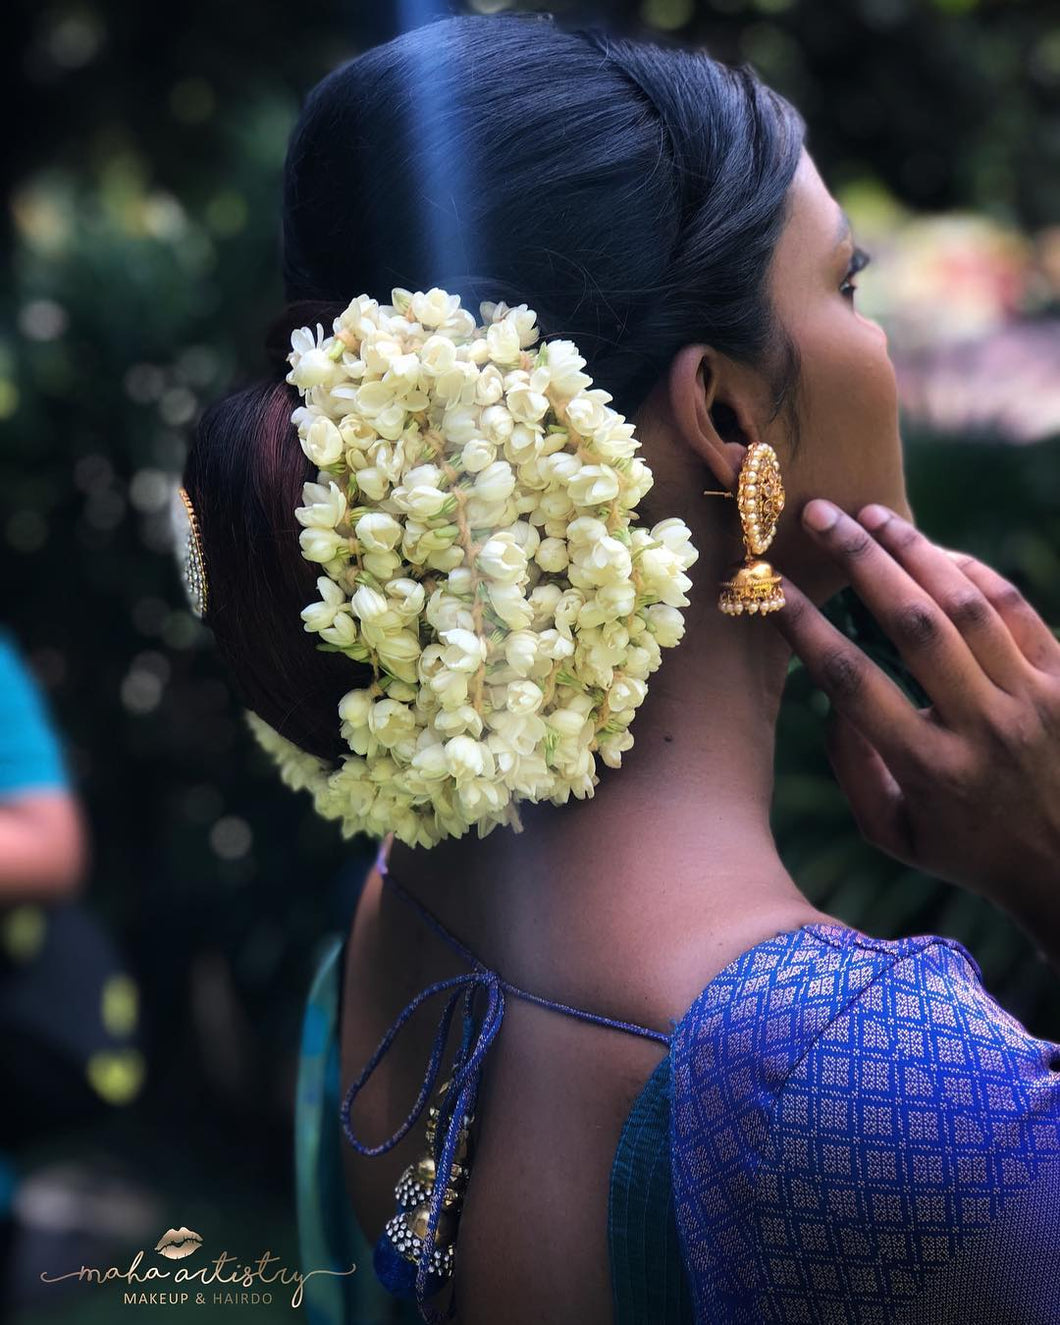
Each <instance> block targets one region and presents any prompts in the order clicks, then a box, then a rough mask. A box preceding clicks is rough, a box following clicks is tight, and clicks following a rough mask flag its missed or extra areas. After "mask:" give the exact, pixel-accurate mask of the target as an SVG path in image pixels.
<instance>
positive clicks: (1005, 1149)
mask: <svg viewBox="0 0 1060 1325" xmlns="http://www.w3.org/2000/svg"><path fill="white" fill-rule="evenodd" d="M670 1052H671V1066H672V1077H673V1098H672V1102H671V1112H670V1149H671V1154H670V1160H671V1176H672V1184H673V1193H674V1200H675V1207H676V1217H677V1226H678V1230H679V1234H680V1238H681V1246H682V1255H683V1258H684V1263H685V1266H686V1269H687V1272H688V1275H689V1279H690V1282H691V1286H692V1296H693V1301H694V1312H695V1318H696V1320H697V1321H702V1322H704V1325H706V1322H710V1325H765V1323H769V1325H773V1323H774V1322H775V1323H776V1325H818V1323H823V1322H828V1323H829V1325H831V1323H832V1322H835V1323H836V1325H839V1323H840V1322H841V1323H842V1325H847V1322H850V1323H851V1325H884V1323H885V1322H886V1323H888V1325H889V1323H890V1322H899V1321H903V1320H907V1321H909V1322H913V1321H917V1322H919V1321H922V1320H923V1321H927V1320H929V1319H930V1320H931V1321H932V1322H933V1323H934V1325H940V1322H942V1321H948V1320H950V1319H952V1320H954V1321H957V1320H960V1321H962V1322H973V1321H982V1322H983V1323H984V1325H986V1322H991V1325H993V1323H994V1322H998V1321H1002V1320H1012V1321H1017V1320H1018V1321H1020V1322H1038V1321H1043V1322H1044V1321H1060V1288H1058V1287H1057V1286H1056V1285H1057V1273H1058V1271H1060V1045H1058V1044H1056V1043H1055V1042H1053V1041H1049V1040H1043V1039H1038V1038H1035V1037H1034V1036H1032V1035H1031V1034H1030V1033H1029V1032H1028V1031H1027V1030H1026V1028H1025V1027H1024V1026H1023V1025H1022V1024H1021V1023H1020V1022H1019V1021H1018V1020H1016V1018H1015V1017H1013V1016H1011V1015H1010V1014H1009V1013H1008V1012H1006V1011H1005V1010H1004V1009H1003V1008H1002V1007H1001V1006H1000V1004H999V1003H998V1002H997V1001H996V1000H995V999H994V998H993V997H992V996H991V995H990V994H989V993H988V991H987V990H986V989H985V988H984V986H983V983H982V971H981V969H980V967H979V965H978V963H977V962H976V960H975V958H974V957H973V956H972V955H971V954H970V953H969V952H968V950H967V949H966V948H965V947H964V945H963V944H961V943H960V942H959V941H958V940H956V939H952V938H945V937H941V936H939V935H933V934H929V935H918V936H915V937H912V938H906V939H878V938H872V937H870V936H868V935H866V934H862V933H861V932H860V931H859V930H856V929H849V928H847V927H844V926H839V925H823V924H822V925H804V926H803V927H802V928H801V929H799V930H794V931H789V932H787V933H784V934H778V935H776V936H775V937H774V938H772V939H768V940H766V941H765V942H764V943H761V944H758V945H757V946H755V947H754V948H752V949H750V950H749V951H748V952H746V953H744V954H743V955H742V956H741V957H739V958H737V960H736V961H735V962H733V963H732V964H731V965H730V966H728V967H727V968H726V969H725V970H724V971H722V972H721V974H720V975H718V976H717V977H715V978H714V979H713V980H712V981H711V982H710V984H708V985H707V987H706V988H705V989H704V990H703V992H702V993H701V994H700V996H699V998H698V999H697V1000H696V1002H695V1003H694V1004H693V1005H692V1007H691V1008H690V1009H689V1010H688V1012H687V1013H686V1014H685V1016H684V1017H683V1018H682V1019H681V1021H680V1022H679V1023H678V1024H677V1026H676V1028H675V1031H674V1036H673V1040H672V1045H671V1051H670ZM1006 1229H1008V1230H1009V1231H1010V1232H1011V1237H1008V1239H1007V1242H1006V1239H1005V1238H999V1232H1000V1231H1002V1230H1006ZM1006 1245H1007V1248H1008V1253H1007V1254H1008V1255H1009V1256H1011V1257H1012V1258H1014V1259H1013V1260H1012V1262H1011V1264H1013V1265H1014V1264H1016V1263H1017V1262H1019V1263H1021V1264H1025V1265H1026V1272H1027V1274H1028V1275H1030V1274H1033V1275H1034V1276H1036V1277H1037V1278H1038V1280H1039V1285H1040V1286H1039V1288H1038V1289H1037V1290H1035V1289H1033V1288H1032V1289H1030V1290H1029V1292H1030V1295H1029V1296H1026V1293H1025V1294H1024V1299H1025V1300H1024V1301H1023V1305H1022V1306H1021V1307H1020V1308H1019V1314H1017V1315H1008V1314H1004V1308H1003V1304H1001V1303H999V1302H998V1301H997V1300H996V1298H995V1299H994V1301H993V1305H989V1303H988V1302H987V1299H988V1298H989V1297H991V1295H990V1294H984V1292H983V1282H982V1274H981V1272H979V1271H977V1266H979V1265H980V1264H981V1263H982V1262H983V1261H984V1260H985V1259H987V1258H992V1259H993V1262H994V1263H995V1264H997V1265H1000V1264H1001V1262H1002V1261H1003V1260H1004V1253H1003V1252H1002V1251H1001V1248H1002V1247H1004V1246H1006ZM977 1248H981V1251H982V1254H981V1255H978V1254H977ZM961 1267H963V1269H962V1268H961ZM1050 1271H1051V1274H1050ZM1009 1277H1010V1279H1011V1278H1012V1274H1011V1269H1010V1272H1009ZM993 1279H994V1280H995V1281H996V1280H997V1276H993ZM973 1280H975V1281H976V1282H977V1284H978V1287H977V1288H976V1289H975V1290H974V1292H973V1291H972V1290H971V1289H969V1294H968V1295H967V1296H964V1295H963V1294H962V1287H961V1285H962V1282H963V1281H967V1283H968V1284H969V1285H970V1284H971V1283H972V1281H973ZM1050 1281H1051V1282H1050ZM943 1286H944V1287H945V1291H942V1289H943ZM962 1299H963V1300H962ZM928 1303H933V1304H934V1305H933V1306H932V1308H931V1310H930V1311H928V1310H926V1309H925V1307H926V1304H928ZM977 1303H978V1305H977ZM984 1303H985V1304H986V1305H984ZM950 1311H953V1312H955V1313H956V1314H953V1315H950V1314H947V1313H949V1312H950ZM977 1312H982V1313H985V1314H977Z"/></svg>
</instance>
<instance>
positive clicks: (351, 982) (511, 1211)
mask: <svg viewBox="0 0 1060 1325" xmlns="http://www.w3.org/2000/svg"><path fill="white" fill-rule="evenodd" d="M382 888H383V883H382V879H381V876H380V875H379V873H378V871H377V870H376V869H374V868H373V869H372V870H371V872H370V874H369V875H368V878H367V880H366V882H365V886H364V889H363V891H362V894H361V897H360V900H359V903H358V906H357V910H356V913H355V916H354V920H353V924H352V926H351V930H350V935H349V940H348V943H347V952H346V967H345V978H344V989H343V1001H342V1009H341V1066H342V1090H343V1092H345V1091H346V1090H347V1089H348V1087H349V1085H350V1082H351V1081H352V1080H353V1079H355V1077H356V1076H357V1075H358V1074H359V1073H360V1071H361V1069H362V1067H363V1065H364V1064H365V1063H366V1062H367V1060H368V1058H369V1057H370V1055H371V1053H372V1051H373V1050H374V1049H375V1047H376V1045H377V1044H378V1042H379V1040H380V1039H381V1037H382V1036H383V1034H384V1033H385V1031H386V1030H387V1028H388V1027H389V1026H390V1025H391V1024H392V1022H393V1021H394V1019H395V1018H396V1017H397V1015H398V1013H399V1012H400V1011H401V1009H402V1008H403V1007H404V1006H405V1004H406V1003H407V1002H408V1001H409V1000H410V999H411V998H413V997H414V996H415V995H416V994H417V993H419V992H420V991H422V990H423V988H424V987H425V986H427V985H428V984H430V983H432V982H434V981H436V980H441V979H444V978H446V977H448V976H452V975H457V974H461V973H463V972H466V971H467V969H468V967H467V966H466V964H465V963H464V962H463V961H462V960H461V958H460V957H459V955H458V954H456V953H455V952H453V951H452V950H451V949H450V948H449V946H448V945H447V944H446V943H445V942H444V941H443V940H442V939H440V938H439V937H438V936H436V935H435V934H434V933H432V932H431V931H430V930H429V929H428V927H427V926H426V925H425V924H424V922H423V921H422V919H421V918H419V917H417V916H416V915H415V914H413V912H412V911H411V910H410V909H408V908H405V907H403V906H400V905H399V906H398V907H394V908H391V909H390V910H389V911H387V912H384V914H383V915H382V916H381V915H380V894H381V889H382ZM395 913H397V914H395ZM815 921H826V922H829V923H835V921H834V917H831V916H826V915H824V914H823V913H822V912H820V911H817V910H816V909H814V908H813V907H812V906H810V904H809V903H808V902H806V903H805V904H804V905H803V906H802V907H801V908H798V909H795V910H793V909H792V908H791V907H785V908H784V909H783V910H778V911H777V912H775V913H774V914H773V916H772V917H769V916H766V915H761V914H759V915H757V916H756V917H755V918H754V921H753V922H751V924H750V925H749V924H748V922H747V921H746V920H745V921H744V922H743V923H742V924H740V923H737V922H736V921H735V920H734V921H733V923H732V924H731V925H725V926H723V927H722V929H721V932H718V928H717V927H715V928H714V929H713V930H712V932H711V935H710V944H709V948H708V947H707V945H705V944H704V943H702V942H700V943H698V944H697V943H696V942H695V941H694V938H693V940H692V941H691V942H689V943H688V944H680V943H678V942H676V941H675V944H674V946H673V947H672V949H670V950H668V951H667V953H666V960H665V965H666V968H667V971H666V978H665V979H663V980H661V981H659V982H658V986H657V987H658V989H659V990H660V991H661V993H656V994H653V1001H654V1003H655V1006H654V1007H653V1008H652V1013H651V1015H650V1016H646V1015H644V1014H643V1013H641V1014H640V1015H639V1016H638V1015H634V1014H633V1013H632V1012H631V1011H630V1009H631V1008H639V1007H642V1006H643V1000H638V999H637V998H636V996H635V995H636V991H634V990H631V989H630V987H629V979H628V971H625V970H623V969H615V971H614V987H613V989H612V990H609V991H607V997H606V1002H604V1003H603V1005H602V1000H601V997H600V995H599V994H598V993H597V994H596V995H595V997H592V998H584V999H581V1000H580V1001H579V1000H578V999H576V998H571V997H570V996H569V991H568V990H564V991H563V993H562V994H561V993H559V992H558V991H556V990H551V989H534V990H533V991H532V992H534V993H536V994H542V995H544V996H546V997H556V998H562V999H563V1000H564V1001H568V1002H571V1003H573V1004H574V1006H577V1007H583V1008H586V1009H587V1010H590V1011H593V1012H603V1013H605V1014H606V1015H608V1016H614V1017H620V1018H622V1019H624V1020H629V1021H632V1022H635V1023H637V1024H640V1025H647V1026H651V1027H653V1028H654V1029H657V1030H662V1031H666V1030H668V1029H669V1019H671V1018H673V1019H677V1018H680V1017H681V1015H682V1014H683V1013H684V1012H685V1011H686V1010H687V1009H688V1007H689V1006H690V1005H691V1004H692V1003H693V1002H694V1001H695V999H696V998H697V997H698V995H699V993H700V992H701V990H702V989H703V987H704V986H705V985H706V984H707V983H709V981H710V980H711V979H712V978H713V977H714V976H715V975H716V974H717V973H718V972H719V971H721V970H722V969H724V967H725V966H727V965H728V964H729V963H731V962H732V961H733V960H735V958H737V957H738V956H739V955H740V954H741V953H743V952H745V951H746V950H747V949H748V948H750V947H753V946H754V945H755V944H757V943H758V942H761V941H763V940H765V939H767V938H769V937H771V936H772V935H773V934H776V933H780V932H782V931H784V930H788V929H793V928H796V927H798V926H799V925H802V924H806V923H810V922H815ZM458 936H459V937H463V936H462V935H458ZM475 955H476V956H477V957H479V959H480V960H481V961H483V962H485V963H486V964H487V965H489V964H491V963H490V956H489V954H488V953H482V952H476V954H475ZM500 974H501V975H502V976H505V975H506V974H507V973H506V972H504V971H501V972H500ZM443 1005H444V996H441V995H440V996H437V997H436V998H435V999H433V1000H429V1001H428V1002H427V1003H426V1004H425V1005H424V1006H421V1007H420V1008H419V1009H418V1011H417V1012H416V1013H415V1014H414V1015H413V1017H412V1018H411V1020H410V1021H409V1022H408V1023H407V1024H406V1026H405V1027H404V1029H403V1030H402V1031H401V1033H400V1034H399V1035H398V1037H397V1039H396V1040H395V1041H394V1043H393V1045H392V1046H391V1048H390V1050H389V1052H388V1053H387V1054H386V1055H385V1057H384V1058H383V1060H382V1062H381V1063H380V1065H379V1067H378V1068H377V1070H376V1072H375V1074H374V1075H373V1076H372V1078H371V1080H370V1081H369V1082H368V1084H367V1085H366V1086H365V1087H364V1089H363V1090H362V1092H361V1093H360V1095H359V1097H358V1099H357V1100H356V1102H355V1103H354V1106H353V1109H352V1115H351V1120H352V1124H353V1127H354V1130H355V1132H356V1135H357V1137H358V1138H359V1140H360V1141H361V1142H362V1143H363V1144H367V1145H376V1144H378V1143H379V1142H380V1141H382V1140H383V1139H384V1138H385V1137H387V1136H389V1135H390V1134H391V1133H393V1132H394V1131H395V1130H396V1129H397V1128H398V1126H399V1124H400V1123H401V1122H402V1121H403V1120H404V1118H405V1117H406V1116H407V1114H408V1111H409V1109H410V1108H411V1105H412V1103H413V1101H414V1100H415V1098H416V1095H417V1092H418V1091H419V1088H420V1085H421V1082H422V1079H423V1074H424V1070H425V1067H426V1063H427V1060H428V1056H429V1053H430V1047H431V1042H432V1040H433V1038H434V1035H435V1033H436V1030H437V1024H438V1018H439V1016H440V1015H441V1011H442V1007H443ZM478 1006H479V1010H481V1003H480V1004H479V1005H478ZM459 1032H460V1018H459V1015H457V1016H456V1017H454V1024H453V1027H452V1029H451V1033H450V1040H449V1049H448V1052H447V1056H446V1059H445V1060H444V1062H443V1066H442V1071H441V1072H440V1074H439V1077H438V1083H437V1084H440V1083H441V1082H442V1081H443V1080H444V1079H445V1078H446V1076H447V1075H448V1066H449V1062H450V1057H451V1054H452V1052H453V1051H454V1050H455V1048H456V1045H457V1043H458V1041H459ZM665 1052H666V1049H665V1046H664V1045H662V1044H660V1043H658V1042H656V1041H652V1040H650V1039H647V1038H645V1037H642V1036H637V1035H632V1034H629V1033H625V1032H621V1031H617V1030H612V1029H609V1028H606V1027H600V1026H595V1025H592V1024H591V1023H587V1022H583V1021H579V1020H577V1019H575V1018H573V1017H570V1016H565V1015H562V1014H559V1013H556V1012H552V1011H550V1010H548V1009H545V1008H540V1007H536V1006H534V1005H532V1004H528V1003H526V1002H525V1001H524V1000H522V999H519V998H515V997H510V996H509V997H508V998H507V999H506V1003H505V1013H504V1021H503V1025H502V1028H501V1030H500V1032H499V1034H498V1036H497V1038H496V1039H495V1040H494V1042H493V1045H492V1047H491V1049H490V1051H489V1053H488V1055H487V1057H486V1059H485V1066H484V1070H483V1074H482V1081H481V1088H480V1091H479V1098H478V1103H477V1108H476V1119H475V1124H474V1127H473V1129H472V1143H473V1148H472V1152H471V1167H470V1180H469V1186H468V1189H467V1194H466V1197H465V1201H464V1206H463V1213H462V1215H461V1219H460V1224H459V1237H458V1242H457V1251H456V1269H455V1273H454V1280H453V1283H454V1288H455V1293H456V1306H457V1311H456V1316H455V1317H454V1319H455V1320H456V1321H458V1322H459V1323H460V1325H496V1322H498V1321H505V1322H508V1323H510V1325H523V1323H524V1322H525V1325H531V1322H532V1323H533V1325H540V1323H541V1322H543V1321H547V1322H550V1325H610V1323H611V1321H612V1319H613V1313H612V1303H611V1281H610V1264H609V1259H608V1244H607V1206H608V1188H609V1181H610V1175H611V1166H612V1162H613V1160H614V1156H615V1150H616V1147H617V1145H618V1142H619V1136H620V1133H621V1130H622V1126H623V1124H624V1122H625V1120H626V1118H627V1115H628V1114H629V1111H630V1109H631V1107H632V1105H633V1102H634V1100H635V1099H636V1097H637V1095H638V1094H639V1093H640V1091H641V1090H642V1089H643V1087H644V1084H645V1082H646V1081H647V1079H648V1077H649V1076H650V1075H651V1073H652V1071H653V1070H654V1068H655V1066H656V1065H657V1064H658V1062H659V1060H660V1059H661V1058H662V1057H663V1055H664V1054H665ZM425 1125H426V1111H424V1113H423V1114H422V1115H421V1117H420V1119H419V1120H418V1121H417V1123H416V1125H415V1126H413V1127H412V1128H411V1129H410V1131H409V1132H408V1134H407V1135H406V1136H405V1137H404V1139H403V1140H402V1141H401V1142H399V1143H398V1144H397V1145H396V1146H394V1147H393V1148H392V1149H391V1150H389V1151H387V1152H386V1153H385V1154H382V1155H378V1156H373V1157H363V1156H361V1155H358V1154H357V1153H356V1152H355V1151H354V1150H353V1148H352V1147H351V1146H349V1145H347V1144H346V1143H345V1142H344V1143H343V1153H344V1157H345V1177H346V1185H347V1190H348V1192H349V1194H350V1198H351V1201H352V1205H353V1210H354V1214H355V1216H356V1218H357V1221H358V1223H359V1225H360V1227H361V1230H362V1232H363V1233H364V1234H365V1236H366V1237H367V1238H368V1241H369V1243H373V1244H374V1242H375V1240H376V1239H377V1238H378V1236H379V1234H380V1233H381V1232H382V1229H383V1225H384V1224H385V1222H386V1220H387V1219H388V1218H389V1217H390V1216H391V1215H392V1214H393V1213H394V1211H395V1209H396V1205H395V1199H394V1185H395V1183H396V1182H397V1180H398V1178H399V1177H400V1175H401V1172H402V1170H403V1169H404V1168H405V1167H406V1165H408V1164H410V1163H412V1162H414V1161H415V1160H416V1159H418V1158H419V1157H420V1155H421V1154H422V1153H423V1150H424V1127H425ZM363 1268H364V1271H365V1272H366V1273H371V1269H370V1267H367V1266H365V1267H363ZM446 1300H447V1299H446V1296H445V1295H444V1294H443V1295H440V1296H439V1298H438V1299H437V1301H435V1302H434V1303H433V1305H435V1306H441V1305H444V1303H445V1301H446Z"/></svg>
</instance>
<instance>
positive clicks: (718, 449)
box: [667, 345, 760, 491]
mask: <svg viewBox="0 0 1060 1325" xmlns="http://www.w3.org/2000/svg"><path fill="white" fill-rule="evenodd" d="M729 367H730V365H729V363H728V361H727V360H725V359H723V357H722V356H720V355H719V354H718V353H717V351H716V350H714V349H713V348H712V347H711V346H709V345H685V346H683V347H682V348H681V349H680V350H678V352H677V354H676V355H675V356H674V359H673V362H672V363H671V365H670V375H669V381H668V383H667V386H668V394H669V405H670V411H671V414H672V416H673V420H674V423H675V425H676V427H677V431H678V434H679V436H680V437H681V438H682V440H683V441H684V442H685V443H686V445H688V446H689V447H690V448H691V449H692V450H693V451H695V452H696V454H697V455H698V456H699V457H700V458H701V459H702V460H703V462H704V463H705V464H706V465H707V466H708V468H709V469H710V471H711V473H712V474H713V475H714V477H715V478H716V479H717V480H718V482H719V483H720V484H721V485H722V486H723V487H724V488H725V489H726V491H732V489H733V488H734V487H735V486H736V476H737V474H738V473H739V470H740V465H741V464H742V463H743V458H744V455H745V454H746V451H747V448H748V447H749V446H750V445H751V443H752V442H754V441H758V440H760V439H759V436H758V432H757V429H756V428H755V425H754V422H753V418H752V414H751V410H750V407H749V402H748V401H746V400H744V399H743V398H742V397H741V396H740V395H739V394H738V393H737V391H736V389H735V387H734V386H733V385H732V384H731V383H730V381H729V380H728V379H727V378H726V377H725V376H724V375H725V374H726V372H727V371H728V370H729Z"/></svg>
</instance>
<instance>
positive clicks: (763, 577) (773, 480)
mask: <svg viewBox="0 0 1060 1325" xmlns="http://www.w3.org/2000/svg"><path fill="white" fill-rule="evenodd" d="M703 496H704V497H732V496H733V494H732V493H731V492H726V491H724V490H721V491H714V490H712V489H709V488H708V489H706V490H704V493H703ZM736 505H737V507H738V509H739V512H740V524H741V526H742V528H743V540H744V545H745V547H746V549H747V551H746V553H745V554H744V564H743V565H742V566H738V567H737V568H736V570H735V571H734V572H733V574H732V575H731V576H730V578H729V579H728V580H723V581H722V583H721V594H720V595H719V597H718V607H719V608H720V609H721V610H722V611H723V612H725V613H727V614H728V615H729V616H738V615H740V614H741V613H742V612H757V613H759V614H760V615H764V614H765V613H766V612H775V611H777V610H778V609H779V608H781V607H783V606H784V590H783V589H782V588H781V580H780V576H779V575H777V574H776V572H775V571H774V570H773V567H772V566H771V565H770V564H769V562H768V561H762V560H760V559H759V558H760V557H761V554H762V553H763V552H764V551H765V550H766V548H767V547H768V546H769V545H770V543H771V542H772V541H773V534H774V533H775V531H776V525H777V520H778V519H779V518H780V512H781V511H782V510H783V509H784V486H783V484H782V483H781V481H780V464H779V462H778V460H777V453H776V452H775V451H774V450H773V448H772V447H771V446H770V445H769V443H768V442H753V443H752V444H751V445H750V446H749V447H748V448H747V453H746V454H745V456H744V458H743V464H742V465H741V466H740V476H739V480H738V483H737V491H736Z"/></svg>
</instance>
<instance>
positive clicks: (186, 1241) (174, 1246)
mask: <svg viewBox="0 0 1060 1325" xmlns="http://www.w3.org/2000/svg"><path fill="white" fill-rule="evenodd" d="M201 1246H202V1238H201V1237H200V1236H199V1235H198V1233H195V1232H193V1231H192V1230H191V1229H190V1228H185V1227H184V1225H183V1224H181V1226H180V1228H171V1229H169V1230H168V1231H167V1232H165V1233H163V1234H162V1236H161V1237H160V1238H159V1239H158V1243H157V1245H156V1246H155V1251H157V1252H158V1254H159V1255H160V1256H165V1257H166V1259H167V1260H170V1261H182V1260H183V1259H184V1257H185V1256H190V1255H191V1254H192V1253H193V1252H196V1251H198V1250H199V1248H200V1247H201Z"/></svg>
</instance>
